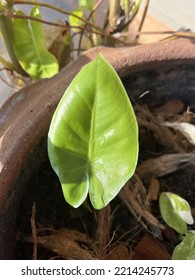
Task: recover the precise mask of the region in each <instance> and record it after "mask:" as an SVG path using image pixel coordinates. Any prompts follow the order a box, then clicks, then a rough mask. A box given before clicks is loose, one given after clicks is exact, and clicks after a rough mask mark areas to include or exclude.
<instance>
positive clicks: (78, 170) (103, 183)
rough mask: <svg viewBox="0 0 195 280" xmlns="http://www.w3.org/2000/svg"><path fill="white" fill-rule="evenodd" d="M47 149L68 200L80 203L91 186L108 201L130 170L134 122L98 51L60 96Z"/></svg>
mask: <svg viewBox="0 0 195 280" xmlns="http://www.w3.org/2000/svg"><path fill="white" fill-rule="evenodd" d="M48 154H49V158H50V161H51V165H52V167H53V168H54V170H55V172H56V173H57V174H58V176H59V178H60V181H61V184H62V189H63V193H64V196H65V199H66V201H67V202H68V203H69V204H71V205H72V206H74V207H78V206H80V205H81V204H82V203H83V202H84V201H85V199H86V197H87V194H88V192H89V196H90V200H91V203H92V205H93V207H94V208H96V209H100V208H103V207H104V206H106V205H107V204H108V203H109V202H110V201H111V200H112V199H113V198H114V197H115V196H116V195H117V194H118V192H119V191H120V189H121V188H122V187H123V185H124V184H125V183H126V181H127V180H128V179H129V178H130V177H131V176H132V175H133V173H134V171H135V167H136V164H137V157H138V127H137V122H136V118H135V115H134V111H133V109H132V106H131V103H130V101H129V98H128V96H127V94H126V91H125V89H124V87H123V85H122V83H121V81H120V79H119V77H118V75H117V74H116V72H115V70H114V69H113V68H112V66H111V65H110V64H109V63H108V62H107V61H106V60H105V59H104V58H103V57H102V56H101V55H99V56H98V58H97V59H96V60H95V61H93V62H91V63H89V64H88V65H87V66H85V67H84V68H83V69H82V70H81V71H80V72H79V74H78V75H77V76H76V77H75V78H74V80H73V81H72V83H71V84H70V86H69V88H68V89H67V90H66V92H65V94H64V96H63V97H62V99H61V101H60V103H59V105H58V107H57V109H56V111H55V113H54V116H53V119H52V122H51V126H50V130H49V135H48Z"/></svg>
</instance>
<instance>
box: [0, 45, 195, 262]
mask: <svg viewBox="0 0 195 280" xmlns="http://www.w3.org/2000/svg"><path fill="white" fill-rule="evenodd" d="M99 52H101V53H102V54H103V55H104V56H105V58H106V59H107V60H108V61H109V62H110V63H111V64H112V65H113V66H114V68H115V69H116V71H117V72H118V74H119V75H120V77H121V78H122V79H125V83H126V84H127V88H129V93H130V95H132V96H133V97H135V96H138V95H139V94H141V93H143V91H145V90H150V92H151V94H152V95H153V96H154V97H156V93H158V96H157V98H159V97H160V96H162V95H163V96H164V97H165V98H166V97H168V96H173V95H177V97H180V98H182V99H185V101H188V100H189V99H191V100H192V97H193V95H194V88H195V79H194V70H195V45H194V44H193V42H190V41H188V40H175V41H170V42H165V43H156V44H150V45H143V46H138V47H131V48H118V49H112V48H105V47H98V48H95V49H91V50H89V51H87V52H86V53H84V54H83V55H82V56H80V57H79V58H78V59H77V60H76V61H74V62H73V63H70V64H69V65H68V66H67V67H66V68H65V69H64V70H63V71H62V72H61V73H60V74H58V75H56V76H55V77H53V78H51V79H46V80H42V81H40V82H36V83H33V84H31V85H30V86H27V87H25V88H23V89H22V90H20V91H18V92H17V93H15V94H14V96H12V97H11V98H10V99H9V100H8V101H7V102H6V104H4V106H3V107H2V109H1V112H0V248H1V250H0V259H12V258H14V247H15V240H16V237H15V235H16V232H15V228H16V217H17V213H18V209H19V205H20V201H21V198H22V196H23V195H24V192H25V189H26V182H27V181H29V180H32V178H31V177H30V176H31V173H32V172H33V170H34V169H35V167H37V166H38V164H39V162H40V158H46V157H47V150H46V148H45V146H44V149H43V148H42V144H41V143H42V141H43V139H44V138H46V135H47V132H48V128H49V124H50V120H51V118H52V115H53V112H54V110H55V108H56V106H57V104H58V102H59V100H60V98H61V96H62V95H63V93H64V91H65V90H66V88H67V87H68V85H69V84H70V82H71V80H72V79H73V77H74V76H75V75H76V73H77V72H78V71H79V70H80V69H81V67H82V66H83V65H85V64H86V63H88V62H89V61H90V60H92V59H94V58H96V56H97V55H98V54H99ZM110 82H111V81H110Z"/></svg>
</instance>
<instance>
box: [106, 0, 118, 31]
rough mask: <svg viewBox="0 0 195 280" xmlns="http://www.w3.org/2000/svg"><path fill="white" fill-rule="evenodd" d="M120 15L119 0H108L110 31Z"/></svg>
mask: <svg viewBox="0 0 195 280" xmlns="http://www.w3.org/2000/svg"><path fill="white" fill-rule="evenodd" d="M119 16H120V1H119V0H114V1H113V0H109V25H110V31H112V30H113V29H114V28H115V26H116V20H117V19H118V17H119Z"/></svg>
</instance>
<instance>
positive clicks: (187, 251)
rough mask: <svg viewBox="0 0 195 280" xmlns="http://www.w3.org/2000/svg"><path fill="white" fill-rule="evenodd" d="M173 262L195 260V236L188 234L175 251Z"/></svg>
mask: <svg viewBox="0 0 195 280" xmlns="http://www.w3.org/2000/svg"><path fill="white" fill-rule="evenodd" d="M172 259H173V260H195V234H194V233H187V235H186V236H185V237H184V239H183V241H182V242H181V243H180V244H179V245H177V246H176V247H175V249H174V251H173V255H172Z"/></svg>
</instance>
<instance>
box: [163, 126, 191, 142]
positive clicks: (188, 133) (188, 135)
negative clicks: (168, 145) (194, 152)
mask: <svg viewBox="0 0 195 280" xmlns="http://www.w3.org/2000/svg"><path fill="white" fill-rule="evenodd" d="M163 124H164V125H165V126H168V127H171V128H173V129H175V130H177V131H179V132H180V133H182V134H183V135H184V136H185V137H186V138H187V140H188V141H189V143H191V144H192V145H195V126H194V125H193V124H190V123H185V122H183V123H178V122H173V123H171V122H164V123H163Z"/></svg>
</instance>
